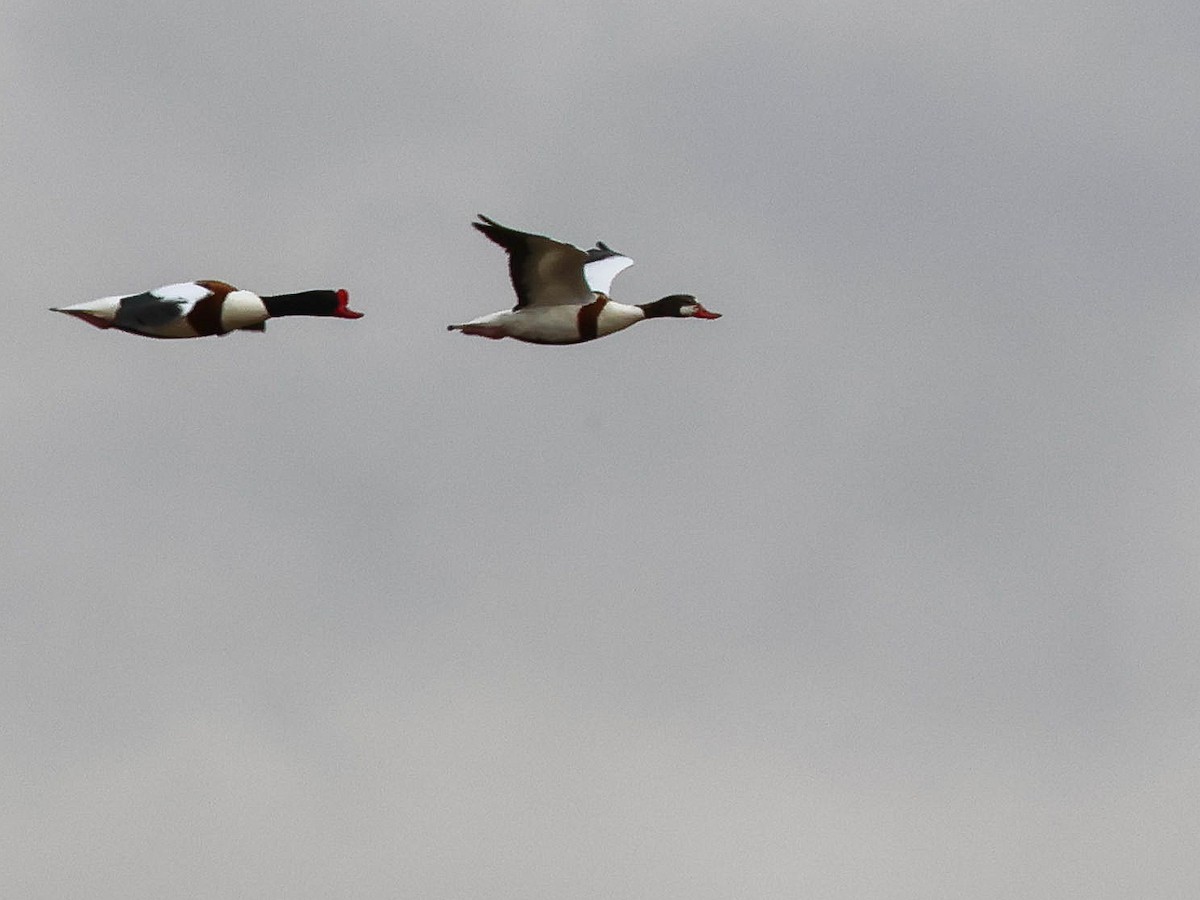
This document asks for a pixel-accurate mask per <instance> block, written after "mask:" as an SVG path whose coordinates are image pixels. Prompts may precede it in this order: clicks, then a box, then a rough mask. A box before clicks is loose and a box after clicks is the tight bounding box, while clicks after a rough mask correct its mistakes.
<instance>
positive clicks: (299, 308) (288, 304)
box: [262, 291, 361, 319]
mask: <svg viewBox="0 0 1200 900" xmlns="http://www.w3.org/2000/svg"><path fill="white" fill-rule="evenodd" d="M348 301H349V297H348V296H347V294H346V292H345V291H300V292H299V293H296V294H274V295H272V296H270V297H263V298H262V302H263V305H264V306H266V308H267V312H268V313H269V314H270V316H271V318H273V319H274V318H278V317H280V316H336V317H338V318H342V319H357V318H358V317H359V316H360V315H361V313H356V312H353V311H352V310H350V308H349V307H348V306H347V305H346V304H347V303H348Z"/></svg>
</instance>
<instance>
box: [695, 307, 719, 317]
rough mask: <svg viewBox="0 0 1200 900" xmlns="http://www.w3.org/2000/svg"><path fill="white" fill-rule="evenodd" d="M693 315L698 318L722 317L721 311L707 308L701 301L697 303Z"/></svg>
mask: <svg viewBox="0 0 1200 900" xmlns="http://www.w3.org/2000/svg"><path fill="white" fill-rule="evenodd" d="M693 315H695V317H696V318H697V319H719V318H721V314H720V313H715V312H713V311H712V310H709V309H705V308H704V307H703V306H701V305H700V304H699V303H697V304H696V312H695V313H693Z"/></svg>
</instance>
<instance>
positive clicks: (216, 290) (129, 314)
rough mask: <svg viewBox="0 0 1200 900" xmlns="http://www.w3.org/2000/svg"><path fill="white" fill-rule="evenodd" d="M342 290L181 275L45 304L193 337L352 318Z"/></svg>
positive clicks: (98, 321) (101, 322)
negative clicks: (281, 322) (287, 290)
mask: <svg viewBox="0 0 1200 900" xmlns="http://www.w3.org/2000/svg"><path fill="white" fill-rule="evenodd" d="M349 302H350V295H349V294H348V293H347V292H346V291H345V290H337V291H301V292H300V293H297V294H276V295H274V296H272V297H260V296H259V295H258V294H253V293H251V292H250V291H242V290H238V289H237V288H235V287H234V286H233V285H231V284H226V283H225V282H224V281H185V282H182V283H180V284H168V285H166V286H165V287H160V288H155V289H154V290H152V291H145V292H143V293H141V294H127V295H124V296H117V297H101V298H100V299H99V300H89V301H88V302H86V303H76V304H74V305H73V306H57V307H51V311H53V312H61V313H66V314H67V315H69V316H74V317H75V318H77V319H82V320H83V321H85V322H87V323H88V324H90V325H95V326H96V327H97V328H117V329H120V330H121V331H128V332H129V333H130V334H141V335H144V336H146V337H154V338H194V337H206V336H208V335H211V334H222V335H223V334H228V333H229V332H231V331H265V330H266V322H267V319H274V318H278V317H280V316H333V317H335V318H339V319H357V318H360V317H361V316H362V313H360V312H355V311H354V310H352V309H350V307H349V306H348V304H349Z"/></svg>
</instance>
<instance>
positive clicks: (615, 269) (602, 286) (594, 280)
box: [583, 254, 633, 294]
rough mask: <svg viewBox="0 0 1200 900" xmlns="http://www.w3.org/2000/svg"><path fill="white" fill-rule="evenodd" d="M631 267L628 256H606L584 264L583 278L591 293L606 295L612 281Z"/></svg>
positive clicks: (631, 261)
mask: <svg viewBox="0 0 1200 900" xmlns="http://www.w3.org/2000/svg"><path fill="white" fill-rule="evenodd" d="M632 265H633V260H632V259H630V258H629V257H628V256H621V255H619V254H616V255H613V256H606V257H604V258H603V259H597V260H595V261H594V262H589V263H584V266H583V277H584V279H585V280H586V281H587V283H588V287H590V288H591V289H592V290H593V291H595V292H596V293H598V294H607V293H608V290H609V288H610V287H612V282H613V279H614V278H616V277H617V276H618V275H619V274H620V273H622V272H624V271H625V270H626V269H628V268H629V267H630V266H632Z"/></svg>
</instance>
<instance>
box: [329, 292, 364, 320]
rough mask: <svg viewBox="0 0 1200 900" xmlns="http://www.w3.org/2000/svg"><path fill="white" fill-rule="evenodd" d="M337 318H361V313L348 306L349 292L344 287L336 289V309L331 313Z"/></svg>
mask: <svg viewBox="0 0 1200 900" xmlns="http://www.w3.org/2000/svg"><path fill="white" fill-rule="evenodd" d="M333 314H334V315H335V316H337V317H338V318H339V319H361V318H362V317H363V314H362V313H360V312H355V311H354V310H352V309H351V308H350V292H349V291H347V290H346V289H345V288H338V291H337V309H335V310H334V313H333Z"/></svg>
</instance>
